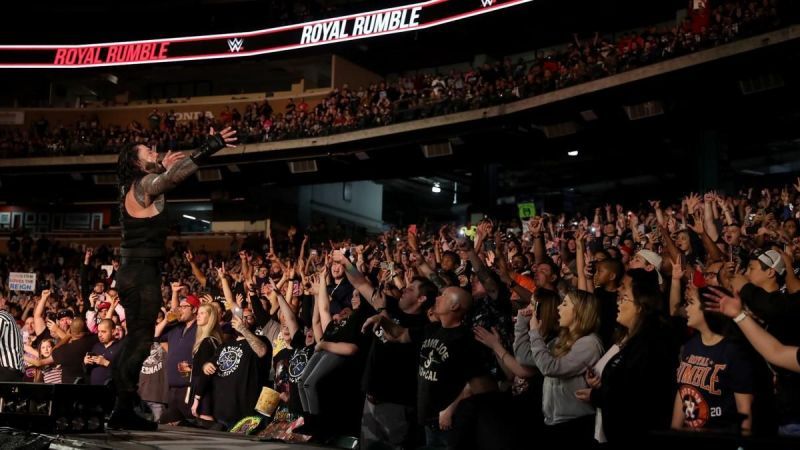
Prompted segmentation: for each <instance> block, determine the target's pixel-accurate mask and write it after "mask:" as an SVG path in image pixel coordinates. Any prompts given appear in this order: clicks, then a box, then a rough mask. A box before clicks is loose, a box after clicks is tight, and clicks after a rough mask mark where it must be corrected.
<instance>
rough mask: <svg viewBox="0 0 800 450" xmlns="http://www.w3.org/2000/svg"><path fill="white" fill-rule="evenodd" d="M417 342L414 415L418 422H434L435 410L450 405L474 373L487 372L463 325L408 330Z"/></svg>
mask: <svg viewBox="0 0 800 450" xmlns="http://www.w3.org/2000/svg"><path fill="white" fill-rule="evenodd" d="M412 340H413V341H414V342H419V343H420V350H419V354H418V363H417V418H418V419H419V423H420V424H423V425H425V424H430V423H438V420H439V412H440V411H442V410H444V409H445V408H447V407H448V406H450V404H451V403H453V401H454V400H455V399H456V397H458V395H459V394H460V393H461V391H462V390H463V389H464V386H466V384H467V382H468V381H469V380H471V379H473V378H475V377H477V376H481V375H489V372H488V370H487V369H486V365H485V364H484V363H483V361H482V359H481V358H479V357H476V355H477V354H479V352H478V350H479V345H478V343H477V342H476V341H475V338H474V337H473V335H472V329H471V328H469V327H468V326H466V325H461V326H458V327H455V328H442V325H441V324H440V323H432V324H429V325H427V326H425V327H424V329H422V330H420V331H417V332H414V333H412Z"/></svg>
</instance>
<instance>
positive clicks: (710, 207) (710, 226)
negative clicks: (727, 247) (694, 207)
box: [703, 192, 719, 242]
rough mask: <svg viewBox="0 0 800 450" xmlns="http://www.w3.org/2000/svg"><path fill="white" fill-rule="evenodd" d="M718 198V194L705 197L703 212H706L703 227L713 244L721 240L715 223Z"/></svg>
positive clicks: (711, 193) (712, 193)
mask: <svg viewBox="0 0 800 450" xmlns="http://www.w3.org/2000/svg"><path fill="white" fill-rule="evenodd" d="M716 198H717V194H716V193H715V192H709V193H707V194H706V195H705V196H704V197H703V200H704V202H703V210H704V212H705V213H704V216H703V219H704V220H703V225H704V226H705V229H706V233H708V236H709V237H710V238H711V241H712V242H716V241H717V239H719V230H717V224H716V223H714V211H715V210H714V203H715V200H716Z"/></svg>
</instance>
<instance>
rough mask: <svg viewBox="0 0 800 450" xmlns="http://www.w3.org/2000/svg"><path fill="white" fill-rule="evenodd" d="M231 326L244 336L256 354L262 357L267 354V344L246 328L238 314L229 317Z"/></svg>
mask: <svg viewBox="0 0 800 450" xmlns="http://www.w3.org/2000/svg"><path fill="white" fill-rule="evenodd" d="M231 326H232V327H233V329H234V330H236V331H238V332H239V334H241V335H242V336H243V337H244V338H245V340H246V341H247V343H248V344H249V345H250V348H251V349H252V350H253V352H254V353H255V354H256V356H258V357H259V358H263V357H264V356H266V355H267V349H268V348H267V344H265V343H264V341H262V340H261V338H260V337H259V336H256V335H255V334H253V333H252V332H251V331H250V330H248V329H247V326H246V325H245V323H244V321H242V319H240V318H239V316H237V315H234V316H233V318H232V319H231Z"/></svg>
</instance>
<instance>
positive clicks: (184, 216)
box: [183, 214, 197, 220]
mask: <svg viewBox="0 0 800 450" xmlns="http://www.w3.org/2000/svg"><path fill="white" fill-rule="evenodd" d="M183 218H184V219H189V220H197V217H195V216H190V215H188V214H184V215H183Z"/></svg>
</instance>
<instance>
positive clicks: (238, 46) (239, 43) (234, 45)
mask: <svg viewBox="0 0 800 450" xmlns="http://www.w3.org/2000/svg"><path fill="white" fill-rule="evenodd" d="M484 1H485V0H484ZM243 47H244V39H242V38H233V39H228V48H229V49H230V50H231V53H233V52H240V51H242V48H243Z"/></svg>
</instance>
